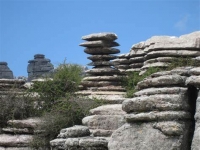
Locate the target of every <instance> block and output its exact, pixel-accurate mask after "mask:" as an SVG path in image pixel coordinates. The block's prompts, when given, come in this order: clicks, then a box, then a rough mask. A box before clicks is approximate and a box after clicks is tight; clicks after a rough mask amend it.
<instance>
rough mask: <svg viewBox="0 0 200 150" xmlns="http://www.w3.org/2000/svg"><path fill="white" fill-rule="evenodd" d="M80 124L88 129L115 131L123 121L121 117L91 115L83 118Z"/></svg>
mask: <svg viewBox="0 0 200 150" xmlns="http://www.w3.org/2000/svg"><path fill="white" fill-rule="evenodd" d="M82 123H83V125H85V126H88V127H89V128H90V129H105V130H116V129H117V128H119V127H120V126H122V125H123V124H124V123H125V119H124V116H122V115H93V116H88V117H85V118H83V120H82Z"/></svg>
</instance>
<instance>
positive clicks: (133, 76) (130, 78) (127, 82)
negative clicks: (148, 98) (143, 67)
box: [123, 67, 160, 98]
mask: <svg viewBox="0 0 200 150" xmlns="http://www.w3.org/2000/svg"><path fill="white" fill-rule="evenodd" d="M158 71H160V69H159V68H155V67H150V68H148V69H147V71H146V72H145V73H143V74H142V75H139V72H130V73H128V75H127V76H126V77H125V78H124V79H123V86H124V87H125V88H126V97H129V98H131V97H133V94H134V93H135V92H136V91H137V90H136V85H137V83H138V82H140V81H142V80H144V78H146V77H148V76H150V75H151V74H153V73H155V72H158Z"/></svg>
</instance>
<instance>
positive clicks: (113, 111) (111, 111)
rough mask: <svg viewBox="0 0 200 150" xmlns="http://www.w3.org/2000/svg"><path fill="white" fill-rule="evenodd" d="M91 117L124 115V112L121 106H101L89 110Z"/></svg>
mask: <svg viewBox="0 0 200 150" xmlns="http://www.w3.org/2000/svg"><path fill="white" fill-rule="evenodd" d="M90 113H91V114H92V115H125V114H126V112H125V111H123V110H122V104H112V105H103V106H99V107H97V108H94V109H91V110H90Z"/></svg>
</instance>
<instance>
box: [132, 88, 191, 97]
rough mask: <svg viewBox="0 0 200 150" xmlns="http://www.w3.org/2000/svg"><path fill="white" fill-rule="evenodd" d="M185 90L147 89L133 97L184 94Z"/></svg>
mask: <svg viewBox="0 0 200 150" xmlns="http://www.w3.org/2000/svg"><path fill="white" fill-rule="evenodd" d="M186 92H187V88H184V87H166V88H165V87H163V88H148V89H143V90H140V91H138V92H135V93H134V95H135V96H144V95H155V94H182V93H186Z"/></svg>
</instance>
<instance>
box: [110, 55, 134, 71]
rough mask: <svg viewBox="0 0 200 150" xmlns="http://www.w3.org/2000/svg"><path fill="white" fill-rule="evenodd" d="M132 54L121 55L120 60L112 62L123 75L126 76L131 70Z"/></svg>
mask: <svg viewBox="0 0 200 150" xmlns="http://www.w3.org/2000/svg"><path fill="white" fill-rule="evenodd" d="M129 58H130V54H129V53H127V54H120V55H119V56H118V58H116V59H114V60H113V61H112V62H113V63H114V66H115V67H116V68H117V69H118V70H119V71H120V72H121V73H122V74H126V71H127V70H128V69H129V68H130V66H129Z"/></svg>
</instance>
